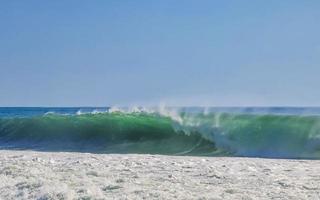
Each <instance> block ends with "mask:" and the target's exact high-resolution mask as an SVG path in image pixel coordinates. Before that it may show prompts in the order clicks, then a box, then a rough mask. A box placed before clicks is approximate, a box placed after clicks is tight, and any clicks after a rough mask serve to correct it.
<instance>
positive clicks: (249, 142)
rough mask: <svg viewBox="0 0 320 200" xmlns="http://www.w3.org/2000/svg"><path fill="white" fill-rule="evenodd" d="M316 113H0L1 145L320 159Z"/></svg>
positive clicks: (198, 110)
mask: <svg viewBox="0 0 320 200" xmlns="http://www.w3.org/2000/svg"><path fill="white" fill-rule="evenodd" d="M319 113H320V112H319V109H318V108H166V109H164V108H148V109H147V108H134V109H132V108H127V109H114V108H0V147H1V148H2V149H12V148H14V149H33V150H42V151H80V152H97V153H148V154H165V155H196V156H249V157H272V158H312V159H318V158H320V115H319Z"/></svg>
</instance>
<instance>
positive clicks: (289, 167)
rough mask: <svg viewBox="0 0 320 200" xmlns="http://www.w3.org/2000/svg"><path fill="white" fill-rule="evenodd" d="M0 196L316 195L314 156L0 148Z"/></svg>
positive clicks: (319, 188) (318, 173) (319, 168)
mask: <svg viewBox="0 0 320 200" xmlns="http://www.w3.org/2000/svg"><path fill="white" fill-rule="evenodd" d="M0 199H320V161H318V160H285V159H261V158H234V157H232V158H231V157H182V156H180V157H179V156H159V155H130V154H129V155H128V154H123V155H119V154H90V153H66V152H56V153H52V152H35V151H11V150H1V151H0Z"/></svg>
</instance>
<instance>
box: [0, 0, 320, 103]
mask: <svg viewBox="0 0 320 200" xmlns="http://www.w3.org/2000/svg"><path fill="white" fill-rule="evenodd" d="M319 77H320V1H318V0H308V1H304V0H281V1H279V0H270V1H263V0H257V1H251V0H250V1H249V0H248V1H246V0H243V1H239V0H229V1H223V0H220V1H215V0H193V1H190V0H180V1H178V0H158V1H155V0H145V1H140V0H137V1H132V0H114V1H112V0H107V1H81V0H74V1H71V0H70V1H62V0H58V1H41V0H38V1H33V0H28V1H14V0H13V1H11V0H4V1H1V2H0V106H83V105H88V106H109V105H132V104H138V105H152V104H158V103H160V102H162V103H166V104H169V105H212V106H222V105H225V106H228V105H233V106H244V105H253V106H270V105H274V106H283V105H288V106H315V105H320V88H319V87H320V78H319Z"/></svg>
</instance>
